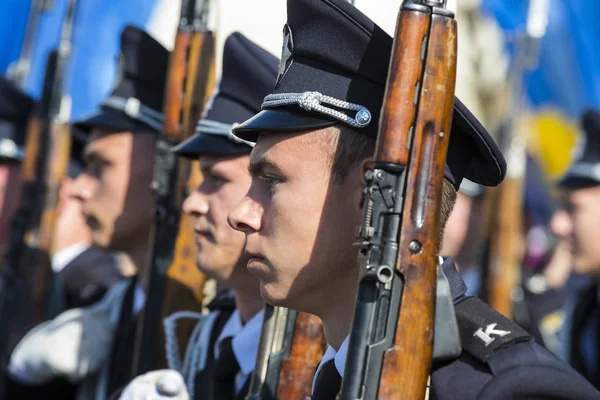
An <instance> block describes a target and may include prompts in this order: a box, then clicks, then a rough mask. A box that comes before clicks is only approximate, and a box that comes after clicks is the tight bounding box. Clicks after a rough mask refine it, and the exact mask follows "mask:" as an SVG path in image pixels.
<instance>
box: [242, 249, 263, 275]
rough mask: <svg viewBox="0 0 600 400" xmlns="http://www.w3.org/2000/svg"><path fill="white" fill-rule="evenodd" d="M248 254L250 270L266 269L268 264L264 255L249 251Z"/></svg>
mask: <svg viewBox="0 0 600 400" xmlns="http://www.w3.org/2000/svg"><path fill="white" fill-rule="evenodd" d="M246 255H247V256H248V262H247V263H246V267H247V268H248V270H249V271H250V272H258V271H261V270H265V269H266V267H267V265H266V263H265V258H264V257H262V256H261V255H259V254H252V253H249V252H246Z"/></svg>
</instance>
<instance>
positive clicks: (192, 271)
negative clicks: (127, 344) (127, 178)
mask: <svg viewBox="0 0 600 400" xmlns="http://www.w3.org/2000/svg"><path fill="white" fill-rule="evenodd" d="M208 10H209V3H208V0H183V1H182V8H181V18H180V23H179V26H178V28H177V36H176V40H175V48H174V50H173V52H172V54H171V60H170V65H169V71H168V78H167V83H166V85H167V90H166V93H167V96H166V99H165V107H164V110H165V112H164V113H165V119H164V125H163V131H162V132H161V134H160V136H159V138H158V139H157V143H156V152H155V162H154V179H153V182H152V189H153V190H154V191H155V192H156V195H157V201H156V206H155V210H156V213H155V219H154V232H153V238H152V243H151V247H150V248H152V255H151V262H150V266H149V268H148V269H147V270H146V271H145V276H144V277H143V278H142V279H143V281H144V283H145V287H146V288H147V293H148V296H147V300H146V304H145V307H144V310H143V311H142V313H141V315H140V319H139V321H138V325H137V328H136V341H135V347H134V360H133V365H132V373H133V374H134V376H136V375H140V374H142V373H144V372H147V371H149V370H151V369H154V368H156V367H157V357H158V354H161V356H160V361H159V362H158V364H162V365H164V364H165V361H164V358H163V357H162V353H164V351H163V349H164V345H161V342H162V343H164V337H163V332H162V329H161V328H162V324H161V321H162V318H163V317H164V316H165V315H166V314H170V313H172V312H173V311H175V310H176V309H187V310H194V309H195V310H200V309H201V306H202V301H201V295H202V291H201V287H199V286H202V285H203V283H204V278H203V277H202V276H201V275H200V273H199V272H197V268H196V260H195V244H194V241H193V240H194V239H193V238H194V233H193V228H192V219H191V218H189V217H185V216H183V217H181V216H180V214H181V205H182V203H183V199H184V196H185V193H186V191H187V189H188V188H189V186H188V184H189V185H192V184H193V185H194V186H193V188H194V189H195V187H196V186H197V184H198V179H199V178H198V176H197V175H196V176H195V177H194V175H193V174H192V175H191V176H188V174H189V171H190V168H189V167H190V165H189V161H187V160H185V159H183V158H180V159H177V158H176V156H175V155H174V154H173V153H172V152H171V148H172V147H173V145H174V144H177V143H179V142H181V141H182V140H184V139H186V138H187V137H188V136H190V135H191V133H192V132H193V129H194V126H195V123H196V121H197V120H198V119H199V117H200V113H201V110H202V108H203V105H204V101H205V99H207V98H208V93H210V91H211V90H212V85H214V77H213V76H212V75H213V74H214V38H213V36H212V33H211V32H209V31H208V29H207V16H208ZM175 239H176V240H175ZM190 286H193V287H190ZM182 289H183V290H182ZM187 328H188V329H186V334H187V336H188V337H189V333H190V332H191V329H192V328H193V327H187ZM184 336H185V335H184ZM156 351H158V353H156Z"/></svg>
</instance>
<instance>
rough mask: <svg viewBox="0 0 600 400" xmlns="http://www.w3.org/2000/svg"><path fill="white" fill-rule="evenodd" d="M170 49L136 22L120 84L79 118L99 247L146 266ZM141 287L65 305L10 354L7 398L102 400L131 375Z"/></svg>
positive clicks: (118, 288) (78, 189)
mask: <svg viewBox="0 0 600 400" xmlns="http://www.w3.org/2000/svg"><path fill="white" fill-rule="evenodd" d="M168 59H169V52H168V51H167V50H166V49H165V48H164V47H163V46H162V45H160V44H159V43H158V42H157V41H156V40H155V39H154V38H152V37H151V36H150V35H148V34H147V33H145V32H144V31H142V30H141V29H139V28H136V27H133V26H127V27H126V28H125V29H124V30H123V33H122V35H121V55H120V57H119V74H118V78H117V82H116V85H115V89H114V90H113V92H112V93H111V95H110V96H109V97H108V98H107V99H106V100H105V101H104V102H103V103H102V104H101V106H100V109H99V110H98V112H97V113H96V114H94V115H92V116H91V117H89V118H87V119H85V120H84V121H80V122H79V123H77V125H78V126H79V127H81V128H82V129H86V130H89V131H90V134H89V135H90V141H89V143H88V145H87V146H86V149H85V156H84V157H85V161H86V169H85V171H84V172H83V173H82V174H81V175H79V177H78V178H77V179H76V181H75V182H74V183H73V187H72V196H74V197H75V198H76V199H78V200H79V201H80V202H81V207H82V210H83V214H84V216H85V219H86V222H87V224H88V226H89V227H90V228H91V231H92V241H93V243H94V245H96V246H98V247H101V248H103V249H107V250H111V251H122V252H123V253H125V254H127V255H128V256H129V258H130V259H131V260H132V262H133V264H134V265H135V267H136V268H137V270H138V271H141V270H143V269H144V267H145V266H146V265H147V264H148V253H149V251H148V244H149V233H150V231H151V226H152V221H153V205H154V196H153V192H152V190H151V189H150V183H151V181H152V174H153V159H154V145H155V140H156V135H157V133H158V132H159V131H160V129H161V127H162V113H161V110H162V106H163V101H164V87H165V78H166V71H167V64H168ZM144 300H145V292H144V284H143V282H138V281H137V279H129V280H127V281H124V282H120V283H118V284H116V285H114V286H113V287H112V288H111V289H110V290H109V291H108V292H107V293H106V295H105V296H104V297H103V298H102V300H101V301H100V302H99V303H97V304H96V305H94V306H92V307H90V308H86V309H73V310H70V311H67V312H65V313H63V314H61V315H59V316H58V317H57V318H55V319H54V320H52V321H49V322H46V323H44V324H42V325H40V326H38V327H36V328H35V329H34V330H33V331H31V332H30V333H29V334H28V335H27V336H26V337H25V338H24V339H23V340H22V341H21V342H20V343H19V345H18V346H17V347H16V348H15V350H14V351H13V353H12V355H11V361H10V365H9V374H10V376H11V377H12V378H13V379H12V382H11V383H12V385H11V386H10V387H9V395H8V396H6V397H7V398H44V399H53V398H60V399H69V398H74V396H76V395H77V396H80V397H82V398H106V397H107V394H109V393H112V392H113V391H114V390H116V389H117V388H118V387H121V386H122V385H124V384H125V383H127V382H128V381H129V379H130V366H131V359H132V349H133V340H134V331H135V320H136V317H137V314H138V313H139V310H140V309H141V308H142V307H143V304H144Z"/></svg>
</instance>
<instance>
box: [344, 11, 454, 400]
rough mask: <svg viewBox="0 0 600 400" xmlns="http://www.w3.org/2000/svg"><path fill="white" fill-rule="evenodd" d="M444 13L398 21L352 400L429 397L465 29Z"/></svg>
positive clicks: (357, 323) (347, 380)
mask: <svg viewBox="0 0 600 400" xmlns="http://www.w3.org/2000/svg"><path fill="white" fill-rule="evenodd" d="M444 3H445V2H444V1H439V2H438V1H427V0H423V1H405V2H404V4H403V5H402V8H401V11H400V14H399V17H398V23H397V26H396V34H395V38H394V46H393V51H392V56H391V62H390V69H389V75H388V80H387V85H386V92H385V98H384V103H383V104H384V105H383V109H382V115H381V119H380V129H379V135H378V138H377V145H376V150H375V156H374V166H375V169H374V170H373V171H372V172H370V173H369V174H368V175H367V180H368V183H367V185H368V188H369V189H373V190H372V191H371V192H370V193H372V194H368V195H367V198H366V199H365V220H364V223H363V225H362V227H361V229H360V239H361V244H362V246H363V249H362V250H361V252H360V254H359V260H360V262H361V265H363V271H362V272H361V273H362V276H361V278H360V280H359V289H358V296H357V307H356V310H355V314H354V321H353V326H352V332H351V336H350V342H349V353H348V359H347V363H346V369H345V373H344V380H343V382H342V391H341V397H340V398H341V399H344V400H347V399H359V398H365V399H374V398H377V399H411V400H414V399H423V398H424V396H425V393H426V388H427V381H428V376H429V369H430V365H431V359H432V353H433V333H434V322H435V298H436V286H437V279H438V249H439V238H440V203H441V195H442V186H443V180H444V169H445V162H446V153H447V149H448V142H449V138H450V127H451V122H452V112H453V110H452V107H453V104H454V85H455V80H456V22H455V21H454V18H453V14H452V13H450V12H448V11H446V10H445V9H443V8H438V7H435V6H432V4H434V5H437V6H443V5H444ZM388 189H389V190H393V191H394V192H395V196H396V197H395V200H392V202H393V203H394V204H393V205H392V206H389V205H385V204H386V200H387V201H388V204H389V199H385V200H384V198H385V197H386V194H385V193H386V191H387V190H388ZM392 265H395V268H392V267H391V266H392ZM382 321H385V322H383V323H382ZM368 349H370V350H368Z"/></svg>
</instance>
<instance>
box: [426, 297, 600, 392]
mask: <svg viewBox="0 0 600 400" xmlns="http://www.w3.org/2000/svg"><path fill="white" fill-rule="evenodd" d="M456 311H457V320H458V325H459V329H460V335H461V342H462V344H463V352H462V354H461V356H460V357H459V358H458V359H456V360H452V361H449V362H445V363H443V364H437V365H435V366H434V368H433V372H432V375H431V376H432V379H431V394H432V398H433V399H439V400H454V399H460V400H468V399H528V398H544V399H600V393H598V392H597V391H596V389H595V388H594V387H593V386H592V385H591V384H590V383H589V382H588V381H586V380H585V378H583V377H582V376H581V375H579V374H578V373H577V372H575V371H574V370H573V369H572V368H571V367H569V366H568V365H566V364H565V363H563V362H562V361H560V360H558V359H557V358H556V357H555V356H554V355H553V354H552V353H550V352H549V351H548V350H546V349H544V348H543V347H541V346H539V345H537V344H535V343H533V341H532V340H531V337H530V336H529V335H528V334H527V332H525V331H524V330H523V329H522V328H521V327H519V326H518V325H517V324H515V323H514V322H512V321H510V320H509V319H507V318H505V317H504V316H502V315H501V314H499V313H497V312H496V311H494V310H493V309H492V308H491V307H489V306H487V305H486V304H485V303H483V302H481V301H480V300H478V299H475V298H467V299H465V300H464V301H463V302H461V303H458V304H457V305H456Z"/></svg>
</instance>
